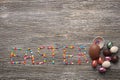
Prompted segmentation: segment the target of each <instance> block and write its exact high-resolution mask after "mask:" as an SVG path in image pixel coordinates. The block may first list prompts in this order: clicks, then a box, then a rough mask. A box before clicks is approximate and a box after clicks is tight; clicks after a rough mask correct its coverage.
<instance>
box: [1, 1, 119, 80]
mask: <svg viewBox="0 0 120 80" xmlns="http://www.w3.org/2000/svg"><path fill="white" fill-rule="evenodd" d="M96 36H102V37H104V38H105V40H106V42H108V41H112V42H113V43H114V45H116V46H118V47H119V48H120V0H0V79H1V80H18V79H19V80H29V79H31V80H34V79H35V80H36V79H38V80H120V63H118V64H116V65H112V67H111V70H109V71H108V72H107V73H106V74H104V75H101V74H99V73H98V71H97V70H93V69H92V68H91V66H90V63H88V64H86V63H84V64H82V65H68V66H65V65H62V63H61V61H59V60H56V61H57V62H56V64H55V65H52V64H49V65H38V66H37V65H31V64H27V65H11V64H10V63H9V61H10V59H9V54H10V50H11V48H12V47H21V48H23V50H25V49H27V48H29V47H30V48H31V49H33V51H36V49H37V47H38V46H40V45H54V44H55V43H56V44H59V45H74V44H75V45H80V44H84V45H86V46H87V49H88V48H89V45H90V43H91V42H92V40H93V38H94V37H96ZM60 53H62V51H61V50H59V51H56V54H57V55H58V57H61V54H60ZM75 53H76V54H77V52H75ZM118 55H119V57H120V54H119V53H118ZM87 56H88V55H87Z"/></svg>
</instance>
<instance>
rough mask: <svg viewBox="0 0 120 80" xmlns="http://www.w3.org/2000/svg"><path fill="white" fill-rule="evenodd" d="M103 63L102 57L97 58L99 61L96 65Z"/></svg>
mask: <svg viewBox="0 0 120 80" xmlns="http://www.w3.org/2000/svg"><path fill="white" fill-rule="evenodd" d="M103 62H104V58H102V57H99V59H98V64H100V65H101V64H102V63H103Z"/></svg>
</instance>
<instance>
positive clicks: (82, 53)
mask: <svg viewBox="0 0 120 80" xmlns="http://www.w3.org/2000/svg"><path fill="white" fill-rule="evenodd" d="M75 48H77V51H78V53H77V62H76V63H77V64H81V58H82V59H84V60H85V62H86V63H88V62H89V61H88V58H87V56H86V53H87V52H86V47H85V46H79V47H78V46H77V47H75V46H73V45H72V46H64V47H62V63H63V64H66V65H68V64H74V62H73V59H72V58H73V56H74V52H72V54H68V53H67V51H68V50H67V49H70V50H73V49H75ZM44 49H47V50H49V51H50V53H51V54H50V55H51V56H50V57H51V61H50V63H51V64H55V59H56V58H57V57H56V53H55V50H57V49H59V48H55V47H54V46H47V47H46V46H40V47H39V48H38V51H37V55H38V56H40V57H41V58H42V61H37V60H36V59H35V56H34V53H33V51H32V50H31V49H30V48H28V49H27V50H26V51H25V53H24V56H23V61H15V58H17V57H19V55H18V54H16V52H20V51H21V50H22V49H21V48H16V47H15V48H12V50H11V53H10V62H11V64H26V63H27V60H31V61H30V62H31V63H32V64H34V65H39V64H45V63H48V57H47V54H46V53H41V50H44ZM40 57H39V58H40Z"/></svg>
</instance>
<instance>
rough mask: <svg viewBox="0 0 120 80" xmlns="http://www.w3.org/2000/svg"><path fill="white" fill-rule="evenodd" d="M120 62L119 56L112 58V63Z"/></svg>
mask: <svg viewBox="0 0 120 80" xmlns="http://www.w3.org/2000/svg"><path fill="white" fill-rule="evenodd" d="M118 61H119V57H118V56H117V55H114V56H112V57H111V62H112V63H117V62H118Z"/></svg>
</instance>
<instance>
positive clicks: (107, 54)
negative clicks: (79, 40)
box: [103, 49, 111, 56]
mask: <svg viewBox="0 0 120 80" xmlns="http://www.w3.org/2000/svg"><path fill="white" fill-rule="evenodd" d="M103 55H104V56H110V55H111V52H110V51H109V50H108V49H104V50H103Z"/></svg>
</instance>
